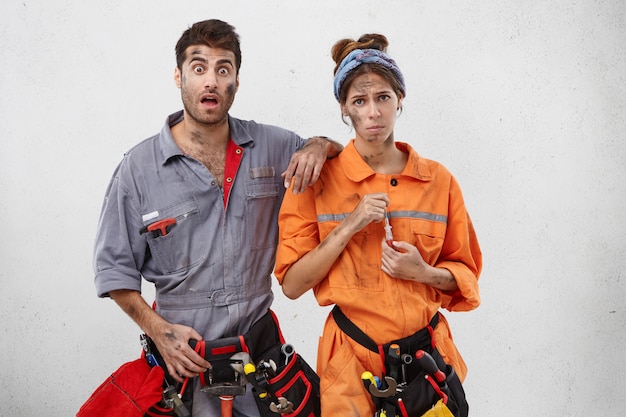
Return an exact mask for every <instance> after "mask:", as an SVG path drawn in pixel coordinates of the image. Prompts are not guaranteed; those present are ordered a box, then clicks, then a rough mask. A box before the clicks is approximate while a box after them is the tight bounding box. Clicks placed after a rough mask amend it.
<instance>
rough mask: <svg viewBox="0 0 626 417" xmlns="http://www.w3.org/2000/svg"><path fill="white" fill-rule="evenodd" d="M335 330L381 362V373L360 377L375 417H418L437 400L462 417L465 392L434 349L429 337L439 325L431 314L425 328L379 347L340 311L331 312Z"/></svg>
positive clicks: (465, 404) (453, 373)
mask: <svg viewBox="0 0 626 417" xmlns="http://www.w3.org/2000/svg"><path fill="white" fill-rule="evenodd" d="M332 314H333V318H334V319H335V322H336V323H337V325H338V326H339V328H340V329H341V330H342V331H343V332H344V333H345V334H346V335H348V336H349V337H350V338H351V339H353V340H354V341H356V342H357V343H359V344H360V345H362V346H364V347H366V348H367V349H369V350H371V351H372V352H375V353H378V354H379V355H380V356H381V358H382V359H383V361H384V363H383V365H384V373H383V375H380V376H378V379H377V378H376V377H377V376H374V375H372V374H371V373H369V372H365V373H364V374H363V375H361V378H362V380H363V384H364V386H365V388H366V390H367V391H368V392H369V393H370V395H371V397H372V400H373V401H374V405H375V407H376V409H377V415H383V411H384V412H385V413H386V415H387V416H394V415H397V416H401V417H408V416H411V417H412V416H421V415H422V414H424V413H425V412H426V411H428V410H429V409H430V408H431V407H432V406H433V405H434V404H435V403H437V402H438V401H439V400H443V402H444V403H445V404H446V406H447V407H448V408H449V409H450V411H451V412H452V413H453V414H454V415H455V417H466V416H467V414H468V405H467V401H466V399H465V391H464V390H463V386H462V385H461V381H460V380H459V377H458V376H457V375H456V372H454V369H453V368H452V366H450V365H448V364H446V363H445V362H444V361H443V358H442V357H441V354H440V353H439V351H438V350H437V348H436V346H435V342H434V340H433V338H432V333H433V331H434V329H435V327H436V326H437V324H438V323H439V313H437V314H435V315H434V316H433V318H432V319H431V321H430V323H429V324H428V326H427V327H425V328H423V329H421V330H419V331H418V332H417V333H415V334H413V335H411V336H408V337H405V338H403V339H399V340H393V341H390V342H388V343H385V344H383V345H378V344H376V343H375V342H374V341H373V340H372V339H371V338H370V337H369V336H368V335H367V334H366V333H365V332H363V331H362V330H361V329H359V327H358V326H356V325H355V324H354V323H353V322H351V321H350V319H348V318H347V317H346V316H345V314H344V313H343V312H342V311H341V309H340V308H339V306H335V307H334V308H333V310H332Z"/></svg>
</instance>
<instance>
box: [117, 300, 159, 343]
mask: <svg viewBox="0 0 626 417" xmlns="http://www.w3.org/2000/svg"><path fill="white" fill-rule="evenodd" d="M109 295H110V296H111V298H112V299H113V300H115V302H116V303H117V304H118V305H119V306H120V308H121V309H122V310H123V311H124V312H125V313H126V314H128V316H129V317H130V318H131V319H133V321H134V322H135V323H137V325H138V326H139V327H140V328H141V329H142V330H143V331H144V332H145V333H146V334H147V335H148V336H150V337H154V336H155V332H156V328H157V327H158V326H159V325H162V324H164V323H166V322H165V320H164V319H163V318H161V316H159V315H158V314H157V313H156V312H155V311H154V310H153V309H152V308H151V307H150V306H149V305H148V303H146V301H145V300H144V299H143V297H142V296H141V294H140V293H139V292H137V291H134V290H116V291H111V292H110V293H109Z"/></svg>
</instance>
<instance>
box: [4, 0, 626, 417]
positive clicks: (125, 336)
mask: <svg viewBox="0 0 626 417" xmlns="http://www.w3.org/2000/svg"><path fill="white" fill-rule="evenodd" d="M211 17H217V18H221V19H224V20H226V21H228V22H230V23H232V24H233V25H235V26H236V27H237V29H238V31H239V33H240V35H241V38H242V48H243V67H242V71H241V86H240V90H239V93H238V97H237V99H236V103H235V106H234V108H233V110H232V114H233V115H235V116H238V117H241V118H253V119H255V120H257V121H262V122H266V123H272V124H278V125H281V126H284V127H287V128H290V129H293V130H295V131H297V132H299V133H300V134H302V135H305V136H306V135H312V134H325V135H327V136H331V137H334V138H336V139H337V140H339V141H340V142H342V143H347V141H348V140H349V139H350V138H351V135H352V132H350V131H349V130H348V128H347V127H345V126H344V125H343V124H342V123H341V120H340V113H339V109H338V106H337V103H336V102H335V101H334V98H333V96H332V90H331V85H332V68H333V63H332V61H331V59H330V55H329V50H330V47H331V45H332V44H333V43H334V42H335V41H336V40H338V39H339V38H342V37H345V36H353V37H358V36H359V35H361V34H362V33H365V32H380V33H383V34H385V35H387V36H388V38H389V40H390V43H391V44H390V50H389V52H390V54H391V55H392V56H393V57H394V58H396V60H397V61H398V63H399V65H400V66H401V68H402V70H403V71H404V73H405V77H406V79H407V85H408V87H407V88H408V96H407V98H406V101H405V111H404V113H403V114H402V116H401V118H400V119H399V120H398V123H397V129H396V138H397V139H398V140H401V141H407V142H409V143H411V144H412V145H413V146H414V147H415V148H416V149H417V150H418V151H419V152H420V153H421V154H422V155H424V156H426V157H429V158H431V159H436V160H438V161H440V162H442V163H444V164H445V165H446V166H447V167H448V168H449V169H450V170H451V171H452V172H453V173H454V174H455V175H456V177H457V178H458V180H459V182H460V184H461V186H462V188H463V191H464V195H465V199H466V202H467V205H468V207H469V210H470V214H471V215H472V218H473V220H474V223H475V226H476V229H477V231H478V235H479V238H480V241H481V244H482V248H483V252H484V262H485V268H484V272H483V275H482V277H481V281H480V282H481V288H482V296H483V304H482V306H481V307H480V308H479V309H478V310H476V311H474V312H471V313H454V314H447V317H448V318H449V320H450V322H451V325H452V329H453V332H454V335H455V340H456V342H457V344H458V346H459V349H460V350H461V352H462V354H463V355H464V357H465V359H466V361H467V364H468V367H469V375H468V379H467V381H466V391H467V395H468V398H469V401H470V406H471V415H474V416H481V417H490V416H493V417H495V416H503V415H505V416H509V417H515V416H520V417H521V416H527V415H534V416H553V415H569V416H589V415H591V416H595V415H598V416H599V415H603V416H619V415H623V409H624V408H626V396H625V395H624V393H626V382H624V381H626V379H625V378H624V375H625V374H626V357H625V356H624V353H623V347H624V344H625V342H626V302H625V301H624V295H625V293H626V288H625V276H624V269H625V267H626V261H625V257H624V253H625V252H626V218H625V198H626V192H625V189H624V185H623V184H624V180H623V177H624V174H625V173H626V172H625V171H626V170H625V168H624V162H623V161H624V159H625V157H626V141H625V140H624V139H626V138H625V133H624V132H625V130H626V83H625V79H624V74H625V73H626V33H625V29H624V28H625V27H626V6H624V3H623V2H622V1H621V0H607V1H600V0H598V1H592V0H583V1H578V2H572V1H538V0H535V1H530V0H529V1H519V0H505V1H494V0H485V1H480V2H476V1H438V2H427V1H421V0H419V1H414V0H404V1H370V0H360V1H354V0H347V1H336V0H320V1H315V2H312V1H311V2H304V1H296V0H293V1H278V0H273V1H264V2H263V1H258V2H253V1H250V2H243V1H229V2H209V1H179V2H154V1H147V0H137V1H132V2H131V1H122V0H110V1H106V2H81V1H75V0H64V1H63V0H46V1H44V0H39V1H35V0H20V1H17V0H4V1H3V2H2V4H1V5H0V45H1V49H0V51H1V52H0V53H1V58H0V73H1V74H2V76H1V78H0V92H1V94H0V138H1V141H2V146H1V147H0V218H1V219H2V228H1V229H0V265H1V266H0V297H1V300H2V301H1V302H0V318H1V319H2V324H0V352H2V354H1V355H0V402H1V403H2V404H4V406H5V407H4V408H5V412H3V415H11V416H18V417H22V416H24V417H25V416H35V415H50V416H68V415H73V414H74V413H75V412H76V411H77V410H78V408H79V406H80V405H81V404H82V402H83V401H84V400H85V399H86V398H87V397H88V395H89V394H90V393H91V392H92V391H93V390H94V389H95V388H96V386H97V385H98V384H99V383H100V382H101V381H102V380H104V378H106V377H107V375H108V374H110V373H111V372H112V371H113V370H114V369H115V368H117V367H118V366H119V365H120V364H122V363H123V362H126V361H128V360H131V359H134V358H136V357H137V356H138V354H139V349H140V347H139V344H138V334H139V329H138V328H137V327H136V326H135V325H134V324H133V323H132V322H131V321H130V320H129V319H128V318H127V317H126V316H125V315H124V314H123V313H122V312H121V310H119V308H118V307H117V306H116V305H115V304H114V303H113V302H111V301H110V300H99V299H97V298H96V296H95V290H94V287H93V283H92V279H93V278H92V271H91V250H92V244H93V238H94V234H95V228H96V222H97V218H98V213H99V210H100V206H101V203H102V198H103V194H104V190H105V187H106V184H107V183H108V180H109V177H110V175H111V173H112V171H113V168H114V167H115V165H116V164H117V163H118V162H119V160H120V158H121V157H122V154H123V152H124V151H126V150H127V149H128V148H130V147H131V146H132V145H134V144H135V143H137V142H138V141H139V140H140V139H143V138H145V137H147V136H149V135H152V134H153V133H155V132H157V131H158V130H159V129H160V128H161V125H162V123H163V121H164V119H165V117H166V115H167V114H169V113H171V112H173V111H175V110H177V109H179V108H180V107H181V105H180V98H179V91H178V90H177V89H176V88H175V86H174V83H173V80H172V76H173V69H174V53H173V50H174V44H175V42H176V40H177V39H178V36H179V35H180V33H181V32H182V31H183V30H184V29H186V28H187V26H188V25H189V24H191V23H193V22H195V21H197V20H202V19H205V18H211ZM145 294H146V297H147V298H148V299H150V297H151V290H150V288H146V293H145ZM276 298H277V301H276V303H275V310H276V312H277V313H278V315H279V316H280V317H281V318H282V321H283V327H284V329H283V330H284V333H285V335H286V336H287V338H288V339H290V340H291V341H292V342H293V343H294V344H295V345H296V347H297V349H298V350H299V351H300V352H301V353H302V354H303V355H304V356H305V357H306V358H307V359H308V360H309V361H310V362H311V363H312V364H314V363H315V355H316V347H317V346H316V344H317V337H318V335H319V333H320V331H321V327H322V324H323V321H324V319H325V316H326V312H327V309H323V308H320V307H318V306H317V304H316V303H315V300H314V299H313V297H312V296H311V294H306V295H305V296H304V297H302V298H301V299H300V300H298V301H288V300H286V299H285V297H284V296H283V295H282V293H281V292H280V290H279V289H278V290H277V291H276Z"/></svg>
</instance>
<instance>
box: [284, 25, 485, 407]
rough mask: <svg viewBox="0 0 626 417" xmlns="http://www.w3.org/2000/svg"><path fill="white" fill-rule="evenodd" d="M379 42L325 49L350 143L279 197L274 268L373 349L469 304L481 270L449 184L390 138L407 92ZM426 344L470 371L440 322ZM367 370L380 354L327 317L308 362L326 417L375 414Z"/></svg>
mask: <svg viewBox="0 0 626 417" xmlns="http://www.w3.org/2000/svg"><path fill="white" fill-rule="evenodd" d="M387 45H388V42H387V39H386V38H385V37H384V36H383V35H378V34H371V35H363V36H362V37H361V38H360V39H359V40H358V41H354V40H351V39H344V40H341V41H339V42H337V43H336V44H335V45H334V46H333V48H332V57H333V59H334V60H335V62H336V63H337V66H336V68H335V97H336V98H337V100H338V101H339V104H340V107H341V111H342V115H343V117H344V121H345V117H348V118H349V120H350V121H351V123H352V126H353V127H354V130H355V133H356V137H355V138H354V139H352V140H351V141H350V143H349V144H348V146H346V147H345V149H344V150H343V152H341V153H340V154H339V156H337V157H336V158H334V159H332V160H329V161H328V162H327V163H326V165H325V166H324V168H323V170H322V173H321V176H320V180H319V181H318V182H316V183H315V184H314V185H313V186H311V187H309V188H308V189H307V190H306V191H305V192H304V193H301V194H297V195H296V194H293V193H286V195H285V198H284V201H283V205H282V208H281V211H280V215H279V228H280V235H279V236H280V237H279V239H280V241H279V247H278V253H277V260H276V267H275V275H276V277H277V279H278V281H279V283H280V284H281V286H282V289H283V292H284V293H285V295H286V296H287V297H289V298H291V299H295V298H298V297H299V296H300V295H302V294H303V293H305V292H306V291H307V290H309V289H311V288H313V291H314V294H315V296H316V298H317V301H318V302H319V304H320V305H322V306H327V305H332V304H336V305H337V306H339V307H340V308H341V310H342V311H343V313H344V314H345V316H347V317H348V318H349V319H350V321H352V322H353V323H354V324H356V325H357V326H358V327H359V328H360V329H361V330H363V331H364V332H365V333H366V334H367V335H368V336H369V337H370V338H371V339H373V340H374V342H376V343H377V344H384V343H388V342H390V341H393V340H397V339H400V338H404V337H407V336H410V335H413V334H414V333H416V332H418V331H419V330H420V329H423V328H425V327H426V326H428V324H429V322H430V320H431V318H433V316H434V315H435V314H437V313H438V311H439V309H440V308H445V309H447V310H450V311H468V310H472V309H474V308H476V307H477V306H478V305H479V303H480V296H479V290H478V276H479V274H480V271H481V267H482V256H481V251H480V248H479V245H478V242H477V239H476V235H475V233H474V228H473V226H472V223H471V220H470V218H469V216H468V214H467V212H466V208H465V204H464V202H463V197H462V194H461V189H460V188H459V185H458V184H457V181H456V180H455V178H454V177H453V176H452V175H451V174H450V172H449V171H448V170H447V169H446V168H444V167H443V166H442V165H441V164H439V163H437V162H434V161H431V160H428V159H425V158H423V157H421V156H420V155H418V154H417V153H416V151H415V150H413V148H412V147H411V146H410V145H408V144H406V143H402V142H395V140H394V132H393V129H394V125H395V121H396V118H397V115H398V113H399V112H401V111H402V100H403V98H404V97H405V95H406V89H405V85H404V79H403V77H402V73H401V72H400V70H399V68H398V67H397V65H396V63H395V62H394V61H393V60H392V59H391V58H390V57H389V56H388V55H387V54H386V53H385V50H386V47H387ZM386 216H388V218H389V219H390V226H391V233H392V234H393V239H392V242H389V243H390V244H391V245H390V244H388V243H387V242H386V239H385V236H386V229H385V221H384V219H385V217H386ZM433 339H434V342H436V346H437V348H438V350H439V352H440V353H441V356H442V358H443V359H444V361H445V362H446V363H447V364H449V365H452V367H453V368H454V370H455V371H456V373H457V375H458V376H459V378H460V380H461V381H462V380H463V379H464V377H465V374H466V371H467V369H466V366H465V363H464V361H463V359H462V358H461V356H460V354H459V353H458V351H457V349H456V347H455V345H454V343H453V341H452V335H451V333H450V329H449V327H448V323H447V322H446V320H445V318H444V317H443V316H440V319H439V324H438V325H437V326H436V327H435V329H434V332H433ZM366 370H368V371H371V372H372V373H373V374H374V375H381V374H382V372H383V364H382V363H381V358H380V356H379V355H378V354H376V353H374V352H371V351H369V350H368V349H366V348H365V347H363V346H361V345H360V344H359V343H357V342H355V341H354V340H353V339H351V338H350V337H348V336H347V335H346V334H345V333H344V332H343V331H342V330H341V329H340V328H339V327H338V325H337V323H336V322H335V320H334V318H333V316H332V314H331V315H329V316H328V318H327V319H326V323H325V326H324V332H323V335H322V337H321V339H320V343H319V350H318V358H317V372H318V374H319V375H320V388H321V404H322V415H323V416H325V417H330V416H372V415H373V414H374V412H375V407H374V404H373V402H372V399H371V397H370V396H369V395H368V393H367V391H366V390H365V388H364V386H363V383H362V381H361V374H362V372H363V371H366Z"/></svg>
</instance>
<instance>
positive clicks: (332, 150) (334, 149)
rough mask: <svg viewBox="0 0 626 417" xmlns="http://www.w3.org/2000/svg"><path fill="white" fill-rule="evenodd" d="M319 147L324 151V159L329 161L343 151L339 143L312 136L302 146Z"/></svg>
mask: <svg viewBox="0 0 626 417" xmlns="http://www.w3.org/2000/svg"><path fill="white" fill-rule="evenodd" d="M316 144H317V145H320V146H322V147H324V148H325V149H326V158H327V159H331V158H334V157H336V156H337V155H339V152H341V151H342V150H343V145H342V144H340V143H339V142H335V141H334V140H332V139H330V138H327V137H326V136H313V137H312V138H311V139H309V140H308V141H307V143H306V144H305V145H304V146H311V145H316Z"/></svg>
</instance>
